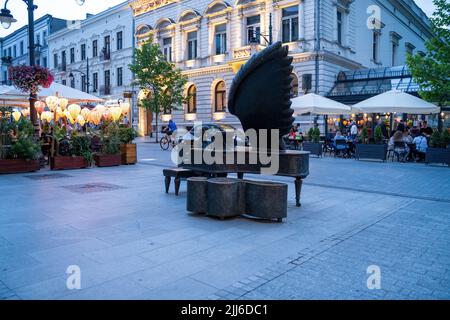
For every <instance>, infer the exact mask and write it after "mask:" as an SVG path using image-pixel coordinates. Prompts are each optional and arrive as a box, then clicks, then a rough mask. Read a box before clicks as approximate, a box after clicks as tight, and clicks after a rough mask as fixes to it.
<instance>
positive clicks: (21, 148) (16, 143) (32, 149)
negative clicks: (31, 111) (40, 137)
mask: <svg viewBox="0 0 450 320" xmlns="http://www.w3.org/2000/svg"><path fill="white" fill-rule="evenodd" d="M10 130H14V131H15V132H16V136H15V137H14V138H12V139H11V149H10V154H9V155H8V156H9V157H12V158H14V159H28V160H36V159H39V156H40V154H41V148H40V145H39V143H37V142H36V141H35V140H34V126H33V124H32V123H31V121H30V120H28V119H25V118H22V119H20V120H19V121H18V122H17V123H11V127H10Z"/></svg>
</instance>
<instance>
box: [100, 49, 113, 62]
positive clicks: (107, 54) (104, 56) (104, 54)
mask: <svg viewBox="0 0 450 320" xmlns="http://www.w3.org/2000/svg"><path fill="white" fill-rule="evenodd" d="M109 60H111V51H110V50H108V49H107V48H103V49H102V51H101V53H100V61H109Z"/></svg>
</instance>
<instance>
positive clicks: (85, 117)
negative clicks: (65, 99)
mask: <svg viewBox="0 0 450 320" xmlns="http://www.w3.org/2000/svg"><path fill="white" fill-rule="evenodd" d="M90 112H91V110H89V109H88V108H83V109H81V115H82V116H83V118H84V119H87V118H88V116H89V113H90Z"/></svg>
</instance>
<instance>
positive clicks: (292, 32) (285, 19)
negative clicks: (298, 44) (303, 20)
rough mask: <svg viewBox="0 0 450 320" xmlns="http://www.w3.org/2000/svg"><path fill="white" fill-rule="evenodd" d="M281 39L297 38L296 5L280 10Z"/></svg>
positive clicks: (293, 39)
mask: <svg viewBox="0 0 450 320" xmlns="http://www.w3.org/2000/svg"><path fill="white" fill-rule="evenodd" d="M281 25H282V41H283V42H292V41H297V40H298V6H292V7H287V8H284V9H283V10H282V18H281Z"/></svg>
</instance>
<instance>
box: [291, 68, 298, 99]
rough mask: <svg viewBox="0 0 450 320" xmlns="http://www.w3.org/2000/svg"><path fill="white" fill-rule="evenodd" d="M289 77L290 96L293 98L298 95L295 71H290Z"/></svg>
mask: <svg viewBox="0 0 450 320" xmlns="http://www.w3.org/2000/svg"><path fill="white" fill-rule="evenodd" d="M291 78H292V82H291V86H292V89H291V98H295V97H298V78H297V75H296V74H295V73H291Z"/></svg>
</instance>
